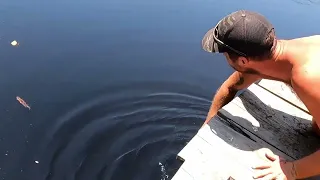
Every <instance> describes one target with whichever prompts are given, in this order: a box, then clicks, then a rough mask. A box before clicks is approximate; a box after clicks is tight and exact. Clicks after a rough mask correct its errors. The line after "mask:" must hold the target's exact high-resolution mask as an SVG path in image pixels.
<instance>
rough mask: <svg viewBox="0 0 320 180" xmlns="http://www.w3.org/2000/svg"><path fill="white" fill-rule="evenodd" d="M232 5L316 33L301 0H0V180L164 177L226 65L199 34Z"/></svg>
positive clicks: (313, 12)
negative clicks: (207, 50)
mask: <svg viewBox="0 0 320 180" xmlns="http://www.w3.org/2000/svg"><path fill="white" fill-rule="evenodd" d="M238 9H250V10H255V11H259V12H260V13H262V14H264V15H265V16H267V17H268V18H269V19H270V20H271V22H272V23H273V24H274V26H275V28H276V32H277V35H278V36H279V37H280V38H295V37H300V36H307V35H314V34H318V33H319V32H320V25H319V23H316V22H318V21H319V15H320V7H319V5H318V4H317V3H316V2H315V1H306V0H305V1H303V0H300V1H298V0H296V1H292V0H282V1H276V0H243V1H235V0H225V1H217V0H198V1H196V0H184V1H182V0H176V1H172V0H163V1H154V0H135V1H132V0H104V1H103V0H91V1H89V0H78V1H76V0H55V1H43V0H41V1H40V0H30V1H23V0H20V1H18V0H4V1H0V85H1V86H0V87H1V88H0V179H7V180H24V179H26V180H62V179H65V180H72V179H74V180H88V179H90V180H167V179H171V178H172V176H173V175H174V173H175V172H176V170H177V169H178V168H179V166H180V163H179V161H178V160H176V154H177V153H178V152H179V151H180V150H181V149H182V148H183V146H184V145H185V144H186V143H187V142H188V141H189V140H190V139H191V138H192V137H193V136H194V135H195V133H196V132H197V130H198V129H199V127H200V126H201V125H202V123H203V121H204V119H205V117H206V115H207V111H208V109H209V106H210V102H211V98H212V94H213V93H214V92H215V91H216V89H217V88H218V87H219V85H220V84H221V83H222V82H223V80H224V79H225V78H227V77H228V75H230V74H231V72H232V69H231V68H229V66H228V65H227V64H226V61H225V60H224V58H223V57H222V56H221V55H214V56H213V55H211V54H208V53H205V52H204V51H202V49H201V46H200V42H201V39H202V36H203V35H204V33H205V32H206V31H207V30H208V29H209V28H211V27H212V26H214V25H215V23H216V22H217V21H218V20H219V19H220V18H222V17H223V16H224V15H226V14H228V13H230V12H232V11H235V10H238ZM13 40H17V41H18V42H19V43H20V46H18V47H12V46H11V45H10V42H11V41H13ZM16 96H20V97H22V98H23V99H24V100H26V101H27V103H28V104H29V105H30V106H31V110H30V111H29V110H28V109H26V108H24V107H23V106H22V105H20V104H19V103H18V102H17V100H16Z"/></svg>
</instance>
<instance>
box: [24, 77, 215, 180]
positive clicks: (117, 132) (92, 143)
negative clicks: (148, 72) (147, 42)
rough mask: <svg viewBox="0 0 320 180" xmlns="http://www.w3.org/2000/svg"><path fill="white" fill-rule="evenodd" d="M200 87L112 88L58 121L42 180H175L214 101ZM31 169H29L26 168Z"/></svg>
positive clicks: (42, 156) (44, 151)
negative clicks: (197, 90) (186, 147)
mask: <svg viewBox="0 0 320 180" xmlns="http://www.w3.org/2000/svg"><path fill="white" fill-rule="evenodd" d="M193 88H194V87H190V86H188V85H186V84H174V83H162V84H161V83H141V84H138V83H137V84H130V85H120V86H117V87H113V88H112V87H111V88H110V89H116V90H117V91H108V92H106V93H105V94H103V95H101V96H98V97H96V98H95V99H92V100H89V101H87V102H83V103H82V104H80V105H79V106H78V107H75V108H74V109H71V110H70V111H69V112H68V113H67V114H64V115H62V116H61V117H60V118H58V119H57V120H56V121H55V123H54V125H53V126H52V127H51V128H50V129H49V130H48V131H47V132H46V134H45V137H44V139H45V141H44V142H42V144H41V148H40V150H39V156H38V157H37V159H35V160H36V161H38V162H39V165H38V166H34V168H35V169H30V170H27V172H26V173H28V176H30V177H34V176H35V175H34V174H32V172H37V173H39V172H40V176H39V174H38V175H36V177H34V178H37V179H46V180H53V179H68V180H69V179H77V180H81V179H83V180H88V179H104V180H121V179H136V180H141V179H159V177H161V178H162V179H163V180H166V179H169V178H171V177H172V176H173V174H174V173H175V171H176V170H177V169H178V168H179V165H180V163H179V161H178V160H176V155H177V153H178V152H179V151H180V150H181V149H182V147H183V146H184V145H185V142H186V141H188V140H190V139H191V138H192V136H193V135H194V134H195V133H196V131H197V129H198V128H199V126H200V125H201V124H200V122H203V120H204V119H205V116H206V113H207V108H208V105H209V103H210V101H209V100H208V99H205V98H203V95H201V94H200V95H198V96H196V93H193V94H187V93H189V92H191V91H192V89H193ZM26 169H27V168H26Z"/></svg>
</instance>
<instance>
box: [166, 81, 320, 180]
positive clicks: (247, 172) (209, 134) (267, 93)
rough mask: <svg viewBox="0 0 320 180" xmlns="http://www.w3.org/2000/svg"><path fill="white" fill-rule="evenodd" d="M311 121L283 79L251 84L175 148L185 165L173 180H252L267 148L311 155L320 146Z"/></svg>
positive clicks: (286, 155) (293, 155) (287, 154)
mask: <svg viewBox="0 0 320 180" xmlns="http://www.w3.org/2000/svg"><path fill="white" fill-rule="evenodd" d="M311 120H312V116H311V115H310V114H309V112H308V109H307V108H306V107H305V106H304V104H303V103H302V102H301V101H300V100H299V99H298V98H297V97H296V95H295V94H294V93H293V91H292V90H291V88H289V87H288V86H287V85H285V84H284V83H281V82H277V81H272V80H261V81H259V82H257V83H254V84H252V85H251V86H250V87H249V88H248V89H246V90H245V91H243V92H242V93H241V94H240V95H239V96H237V97H236V98H234V99H233V100H232V101H231V102H230V103H228V104H227V105H225V106H224V107H223V108H222V109H221V110H220V111H219V113H218V114H217V115H216V116H215V117H214V118H213V119H212V120H211V121H210V122H209V123H208V124H207V125H205V126H203V127H202V128H200V129H199V131H198V132H197V134H196V135H195V136H194V137H193V138H192V139H191V141H190V142H189V143H188V144H187V145H186V146H185V147H184V148H183V149H182V150H181V151H180V152H179V154H178V159H180V160H181V161H183V164H182V166H181V167H180V168H179V170H178V171H177V173H176V174H175V176H174V177H173V178H172V180H215V179H217V180H220V179H221V180H227V179H229V178H230V177H231V179H232V178H233V179H235V180H247V179H248V180H250V179H253V178H252V175H253V171H252V169H251V167H252V166H253V165H255V164H257V163H259V162H261V161H265V160H266V158H265V156H264V153H265V151H272V152H273V153H275V154H277V155H279V156H280V157H282V158H285V159H288V160H294V159H299V158H302V157H304V156H306V155H309V154H311V153H313V152H315V151H316V150H318V149H319V148H320V138H319V137H317V136H316V135H315V134H314V132H312V130H311ZM309 179H319V180H320V176H319V177H313V178H309Z"/></svg>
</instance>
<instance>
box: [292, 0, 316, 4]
mask: <svg viewBox="0 0 320 180" xmlns="http://www.w3.org/2000/svg"><path fill="white" fill-rule="evenodd" d="M292 1H294V2H296V3H299V4H303V5H319V4H320V0H292Z"/></svg>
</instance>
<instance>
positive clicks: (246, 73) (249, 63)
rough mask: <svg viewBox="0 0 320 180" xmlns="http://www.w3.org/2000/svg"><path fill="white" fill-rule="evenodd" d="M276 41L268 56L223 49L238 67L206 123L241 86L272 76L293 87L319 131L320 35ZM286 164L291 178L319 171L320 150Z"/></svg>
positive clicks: (308, 175)
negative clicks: (255, 57) (235, 53)
mask: <svg viewBox="0 0 320 180" xmlns="http://www.w3.org/2000/svg"><path fill="white" fill-rule="evenodd" d="M276 41H277V45H276V47H275V50H274V52H273V54H272V56H271V57H270V58H269V59H263V60H253V59H250V58H245V57H241V56H240V57H237V59H231V58H230V57H229V54H228V53H224V55H225V57H226V59H227V61H228V63H229V64H230V66H231V67H233V68H234V69H235V70H236V71H235V72H234V73H233V74H232V75H231V76H230V77H229V78H228V79H227V80H226V81H225V82H224V83H223V84H222V85H221V87H220V88H219V89H218V91H217V93H216V95H215V96H214V98H213V101H212V105H211V107H210V110H209V112H208V116H207V118H206V121H205V123H208V122H209V121H210V120H211V119H212V117H213V116H215V115H216V113H217V111H218V110H219V109H221V108H222V107H223V106H224V105H226V104H227V103H229V102H230V101H231V100H232V99H233V98H234V97H235V94H236V93H237V92H238V91H239V90H241V89H244V88H247V87H249V86H250V85H251V84H252V83H254V82H255V81H257V80H260V79H271V80H277V81H281V82H284V83H286V84H288V85H290V86H291V87H292V89H293V90H294V91H295V93H296V94H297V96H298V97H299V98H300V99H301V101H302V102H303V103H304V104H305V106H306V107H307V108H308V110H309V112H310V114H311V115H312V116H313V123H312V124H313V128H314V130H315V131H316V132H317V133H319V125H320V109H319V108H320V36H318V35H316V36H309V37H303V38H297V39H291V40H276ZM319 135H320V133H319ZM283 165H284V166H285V167H284V168H283V171H286V170H287V171H288V172H293V173H292V174H291V175H289V174H288V175H287V174H286V172H283V173H284V174H286V175H287V178H288V179H302V178H307V177H311V176H315V175H320V151H316V152H315V153H313V154H311V155H309V156H306V157H304V158H302V159H299V160H296V161H293V162H287V163H284V164H283ZM270 168H271V165H270ZM261 172H262V171H261ZM288 172H287V173H288ZM264 173H265V172H264ZM261 175H263V173H262V174H261ZM257 177H259V175H258V176H257ZM289 177H290V178H289Z"/></svg>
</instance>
